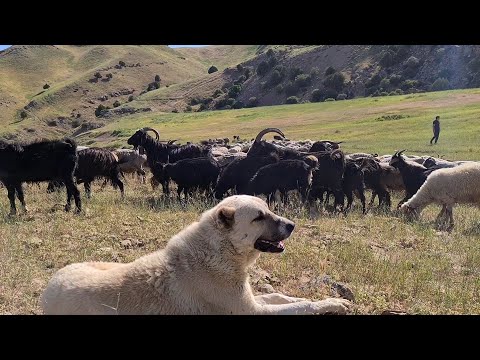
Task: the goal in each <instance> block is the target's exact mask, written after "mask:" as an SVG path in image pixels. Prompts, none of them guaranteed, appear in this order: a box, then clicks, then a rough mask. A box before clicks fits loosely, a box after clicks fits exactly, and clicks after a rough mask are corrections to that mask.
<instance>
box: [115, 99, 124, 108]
mask: <svg viewBox="0 0 480 360" xmlns="http://www.w3.org/2000/svg"><path fill="white" fill-rule="evenodd" d="M120 105H122V104H120V101H118V100H117V101H115V102H114V103H113V107H119V106H120Z"/></svg>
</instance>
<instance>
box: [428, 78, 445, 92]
mask: <svg viewBox="0 0 480 360" xmlns="http://www.w3.org/2000/svg"><path fill="white" fill-rule="evenodd" d="M449 87H450V83H449V82H448V79H446V78H438V79H437V80H435V82H434V83H433V84H432V86H431V90H432V91H442V90H447V89H448V88H449Z"/></svg>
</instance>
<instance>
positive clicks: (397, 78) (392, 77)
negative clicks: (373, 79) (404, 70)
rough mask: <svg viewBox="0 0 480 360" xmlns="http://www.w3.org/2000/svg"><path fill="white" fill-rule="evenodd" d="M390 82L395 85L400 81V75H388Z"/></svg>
mask: <svg viewBox="0 0 480 360" xmlns="http://www.w3.org/2000/svg"><path fill="white" fill-rule="evenodd" d="M389 80H390V84H391V85H393V86H397V85H398V84H400V83H401V82H402V76H401V75H395V74H393V75H390V79H389Z"/></svg>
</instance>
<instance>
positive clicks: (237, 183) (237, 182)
mask: <svg viewBox="0 0 480 360" xmlns="http://www.w3.org/2000/svg"><path fill="white" fill-rule="evenodd" d="M270 145H271V144H270ZM278 161H279V158H278V154H277V153H275V152H274V153H271V154H268V155H267V156H258V157H257V156H246V157H244V158H237V159H235V160H233V161H232V162H231V163H230V164H228V165H227V167H226V168H225V169H224V170H223V171H222V174H221V175H220V176H219V178H218V182H217V185H216V187H215V198H217V199H221V198H222V197H223V194H225V192H227V191H228V190H230V189H236V192H237V194H245V191H246V189H247V185H248V182H249V181H250V179H251V178H252V177H253V175H255V173H256V172H257V171H258V169H260V168H261V167H262V166H265V165H268V164H272V163H276V162H278Z"/></svg>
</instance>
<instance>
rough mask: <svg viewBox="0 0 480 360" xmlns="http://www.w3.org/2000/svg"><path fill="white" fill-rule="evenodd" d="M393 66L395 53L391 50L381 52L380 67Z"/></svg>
mask: <svg viewBox="0 0 480 360" xmlns="http://www.w3.org/2000/svg"><path fill="white" fill-rule="evenodd" d="M394 64H395V53H394V52H393V51H392V50H387V51H385V50H384V51H382V53H381V55H380V65H382V66H383V67H386V68H388V67H390V66H392V65H394Z"/></svg>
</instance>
